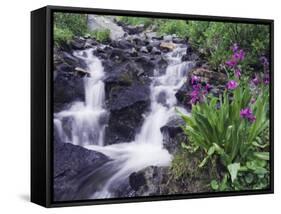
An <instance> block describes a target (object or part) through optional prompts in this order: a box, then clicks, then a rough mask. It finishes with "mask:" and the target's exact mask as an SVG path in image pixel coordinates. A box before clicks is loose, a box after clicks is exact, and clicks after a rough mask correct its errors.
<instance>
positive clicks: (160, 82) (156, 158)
mask: <svg viewBox="0 0 281 214" xmlns="http://www.w3.org/2000/svg"><path fill="white" fill-rule="evenodd" d="M185 52H186V47H182V46H181V45H177V47H176V48H175V49H174V50H173V51H172V52H169V53H167V54H166V58H167V60H168V67H167V69H166V71H165V73H164V74H161V75H159V74H158V73H159V72H158V71H157V70H156V71H155V73H154V75H153V77H152V82H151V85H150V99H151V106H150V110H149V111H148V112H147V113H146V115H145V116H144V117H145V118H144V122H143V124H142V127H141V129H140V132H139V133H138V134H137V135H136V136H135V140H134V141H133V142H123V143H119V144H113V145H108V146H104V145H103V136H104V128H105V125H106V122H105V121H106V119H105V118H106V116H107V114H108V113H107V111H106V109H105V108H104V101H105V100H104V99H105V98H104V93H105V92H104V82H103V77H104V72H103V67H102V64H101V62H100V60H99V59H98V58H96V57H95V56H93V54H92V50H87V51H81V52H77V53H76V56H77V57H80V58H81V59H84V60H85V62H86V63H87V65H88V69H87V71H88V72H89V74H90V77H89V78H85V94H86V99H85V102H76V103H74V104H73V105H72V106H71V107H70V109H68V110H65V111H62V112H60V113H57V114H55V123H56V127H57V129H58V132H60V134H59V136H61V137H63V138H65V134H63V133H61V132H63V127H62V125H61V122H59V121H62V120H63V119H64V118H69V119H71V124H72V129H71V130H72V133H71V140H70V142H71V143H73V144H77V145H81V146H83V147H85V148H87V149H90V150H95V151H98V152H101V153H103V154H105V155H106V156H108V157H109V158H110V159H111V160H112V161H109V162H108V163H106V164H105V165H103V166H102V167H101V169H97V170H96V171H94V172H93V173H92V174H90V175H87V176H86V177H85V178H84V179H83V181H81V183H83V186H82V187H81V190H80V193H77V194H81V195H82V194H83V193H84V192H85V191H88V187H89V186H90V185H94V183H95V179H97V178H98V177H99V175H103V176H104V175H107V178H105V179H103V181H102V185H101V184H99V187H98V188H97V189H98V190H96V191H95V192H94V193H93V194H92V195H91V196H90V197H88V198H92V199H97V198H114V197H116V196H115V195H114V190H116V189H118V187H119V186H120V185H122V184H123V183H124V181H125V180H126V179H128V177H129V175H130V174H131V173H133V172H137V171H139V170H142V169H144V168H146V167H148V166H169V165H170V163H171V160H172V155H171V154H169V152H168V151H167V150H166V149H165V148H164V147H163V136H162V133H161V130H160V129H161V127H163V126H164V125H165V124H167V123H168V122H169V121H170V120H171V119H172V118H173V117H175V116H176V113H175V107H177V99H176V97H175V93H176V92H177V91H178V89H180V88H181V87H182V85H183V84H184V82H185V76H186V73H187V72H188V70H190V68H191V67H192V66H193V63H192V62H182V61H181V57H182V55H183V54H185ZM178 108H180V107H178ZM181 110H182V111H184V110H183V109H181ZM87 185H88V186H87ZM81 195H79V196H77V198H80V199H81Z"/></svg>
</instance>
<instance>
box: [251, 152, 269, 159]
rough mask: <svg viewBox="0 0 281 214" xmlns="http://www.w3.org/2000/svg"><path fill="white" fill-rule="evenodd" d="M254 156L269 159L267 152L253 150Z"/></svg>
mask: <svg viewBox="0 0 281 214" xmlns="http://www.w3.org/2000/svg"><path fill="white" fill-rule="evenodd" d="M254 156H255V157H257V158H259V159H262V160H267V161H268V160H269V152H255V153H254Z"/></svg>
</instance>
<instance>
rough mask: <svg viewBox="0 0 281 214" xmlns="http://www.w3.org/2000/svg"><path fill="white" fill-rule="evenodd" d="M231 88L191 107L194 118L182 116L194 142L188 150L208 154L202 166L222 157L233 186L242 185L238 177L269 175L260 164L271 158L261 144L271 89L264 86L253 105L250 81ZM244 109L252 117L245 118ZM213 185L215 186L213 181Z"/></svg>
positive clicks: (267, 123)
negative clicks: (250, 110) (248, 83)
mask: <svg viewBox="0 0 281 214" xmlns="http://www.w3.org/2000/svg"><path fill="white" fill-rule="evenodd" d="M232 89H233V90H225V92H224V93H223V95H221V96H220V97H215V96H213V95H208V96H206V97H205V100H204V102H201V103H197V104H196V105H193V106H192V111H191V116H187V115H183V114H182V113H180V115H181V117H182V118H183V120H184V121H185V126H183V127H182V128H183V130H184V132H185V133H186V135H188V137H189V140H190V141H191V145H190V146H186V147H185V148H186V149H189V150H192V151H196V150H197V149H200V150H202V151H203V152H204V153H205V158H204V159H203V160H202V162H201V163H200V164H199V167H203V166H204V165H205V164H206V162H207V161H208V160H210V159H212V158H216V157H219V161H220V162H221V164H222V165H223V166H224V170H225V171H226V172H227V175H228V177H227V178H226V180H227V181H229V179H230V180H231V182H230V183H231V185H232V184H233V185H234V186H235V182H236V183H237V182H238V183H239V180H238V179H237V178H238V177H239V176H240V174H243V175H244V174H245V175H246V174H247V173H248V174H249V173H252V174H253V173H254V174H255V175H258V174H260V173H264V174H266V173H267V169H266V168H265V167H262V166H261V165H258V164H257V163H260V162H259V161H260V160H263V161H267V160H268V159H269V158H268V157H269V153H268V152H266V151H262V149H263V148H266V147H267V146H268V144H267V142H266V143H263V142H262V141H261V133H263V132H264V130H265V129H266V128H267V127H268V125H269V121H268V117H267V110H268V99H269V97H268V94H269V93H268V88H267V87H266V86H262V87H261V91H260V94H259V96H258V97H257V98H256V101H255V102H254V103H252V102H251V99H252V93H251V90H250V89H249V87H248V85H247V81H245V82H244V83H243V82H242V81H240V83H239V86H237V87H236V88H235V87H233V88H232ZM243 109H246V110H248V111H249V109H252V111H253V114H252V113H251V112H250V113H251V114H250V113H249V112H248V115H247V114H245V115H246V116H245V115H244V111H246V110H243ZM253 115H255V116H253ZM243 116H244V117H243ZM239 173H240V174H239ZM228 178H229V179H228ZM240 180H241V179H240ZM240 182H241V181H240ZM224 183H225V182H224ZM211 185H212V186H213V187H216V185H215V183H214V182H212V184H211Z"/></svg>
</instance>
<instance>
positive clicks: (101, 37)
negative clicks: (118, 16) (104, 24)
mask: <svg viewBox="0 0 281 214" xmlns="http://www.w3.org/2000/svg"><path fill="white" fill-rule="evenodd" d="M89 34H90V36H91V37H94V38H95V39H96V40H97V41H98V42H107V41H109V40H110V30H108V29H104V30H95V31H92V32H90V33H89Z"/></svg>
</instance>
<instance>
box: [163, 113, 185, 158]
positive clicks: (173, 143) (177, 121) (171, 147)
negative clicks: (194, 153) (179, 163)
mask: <svg viewBox="0 0 281 214" xmlns="http://www.w3.org/2000/svg"><path fill="white" fill-rule="evenodd" d="M182 125H184V121H183V120H182V119H181V118H180V117H178V116H177V117H175V118H173V119H172V120H171V121H170V122H168V123H167V124H166V125H165V126H163V127H161V133H162V135H163V146H164V148H166V149H167V150H168V151H169V153H170V154H175V153H176V152H177V151H178V149H179V148H180V146H181V143H183V142H187V137H186V135H185V134H184V132H183V130H182V128H181V126H182Z"/></svg>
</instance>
